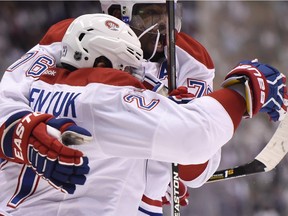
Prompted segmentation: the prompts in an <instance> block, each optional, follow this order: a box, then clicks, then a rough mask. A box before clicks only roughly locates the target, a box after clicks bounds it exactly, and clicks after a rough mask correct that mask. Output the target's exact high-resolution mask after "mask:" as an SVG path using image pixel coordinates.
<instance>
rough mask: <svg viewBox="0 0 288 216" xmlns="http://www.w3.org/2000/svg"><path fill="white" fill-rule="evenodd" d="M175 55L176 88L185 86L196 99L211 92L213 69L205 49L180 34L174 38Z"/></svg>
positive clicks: (193, 40)
mask: <svg viewBox="0 0 288 216" xmlns="http://www.w3.org/2000/svg"><path fill="white" fill-rule="evenodd" d="M176 53H177V54H176V62H177V63H176V73H177V78H176V80H177V86H187V87H188V91H189V92H190V93H193V94H194V95H195V96H196V97H202V96H203V95H207V94H208V93H210V92H211V91H213V79H214V76H215V69H214V64H213V61H212V59H211V57H210V55H209V53H208V52H207V50H206V49H205V47H204V46H203V45H202V44H200V43H199V42H198V41H196V40H195V39H194V38H192V37H190V36H188V35H187V34H185V33H183V32H180V33H178V34H177V37H176ZM177 65H178V66H177Z"/></svg>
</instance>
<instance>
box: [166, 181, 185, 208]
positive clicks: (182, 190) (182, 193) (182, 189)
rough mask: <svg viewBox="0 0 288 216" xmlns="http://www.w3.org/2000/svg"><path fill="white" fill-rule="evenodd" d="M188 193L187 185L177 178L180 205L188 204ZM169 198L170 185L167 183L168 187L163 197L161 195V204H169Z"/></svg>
mask: <svg viewBox="0 0 288 216" xmlns="http://www.w3.org/2000/svg"><path fill="white" fill-rule="evenodd" d="M188 197H189V193H188V188H187V186H186V185H185V184H184V183H183V182H182V181H181V180H180V179H179V199H180V205H181V206H187V205H188V204H189V200H188ZM170 200H171V186H170V184H169V185H168V189H167V191H166V194H165V196H164V197H162V204H163V205H170Z"/></svg>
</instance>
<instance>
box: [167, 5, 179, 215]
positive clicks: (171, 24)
mask: <svg viewBox="0 0 288 216" xmlns="http://www.w3.org/2000/svg"><path fill="white" fill-rule="evenodd" d="M166 6H167V12H168V32H167V71H168V87H169V92H171V91H172V90H174V89H176V53H175V51H176V48H175V3H174V0H167V1H166ZM171 193H172V194H171V198H172V200H171V216H180V199H179V173H178V165H177V164H176V163H172V165H171Z"/></svg>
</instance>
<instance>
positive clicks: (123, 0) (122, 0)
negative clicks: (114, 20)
mask: <svg viewBox="0 0 288 216" xmlns="http://www.w3.org/2000/svg"><path fill="white" fill-rule="evenodd" d="M174 2H175V3H177V0H174ZM100 3H101V8H102V11H103V13H105V14H110V15H113V14H112V9H113V6H114V7H115V6H118V8H119V9H120V12H121V14H119V15H118V14H117V16H120V17H121V19H122V20H123V21H124V22H125V23H127V24H130V26H133V24H132V25H131V20H132V19H133V16H137V15H138V14H137V11H133V9H134V8H133V7H134V6H135V5H136V4H165V3H166V0H100ZM164 7H165V5H164ZM114 16H115V14H114ZM151 16H153V15H151ZM120 17H118V18H120ZM137 21H139V18H137ZM181 21H182V4H180V3H177V4H176V11H175V28H176V29H177V31H180V29H181ZM153 24H155V23H151V26H152V25H153ZM149 27H150V26H149Z"/></svg>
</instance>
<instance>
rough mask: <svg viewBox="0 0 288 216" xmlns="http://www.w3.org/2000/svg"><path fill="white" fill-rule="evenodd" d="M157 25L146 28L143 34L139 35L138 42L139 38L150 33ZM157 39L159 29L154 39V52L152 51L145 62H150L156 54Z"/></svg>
mask: <svg viewBox="0 0 288 216" xmlns="http://www.w3.org/2000/svg"><path fill="white" fill-rule="evenodd" d="M157 25H158V23H156V24H154V25H152V26H150V27H149V28H147V29H146V30H145V31H143V32H142V33H141V34H140V35H139V37H138V39H139V40H140V38H141V37H143V36H144V35H145V34H147V33H148V32H149V31H151V30H152V29H153V28H155V27H156V26H157ZM159 39H160V31H159V29H157V37H156V41H155V45H154V50H153V53H152V55H151V56H150V58H149V59H147V61H150V60H151V59H152V58H153V57H154V55H155V53H156V50H157V46H158V43H159Z"/></svg>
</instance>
